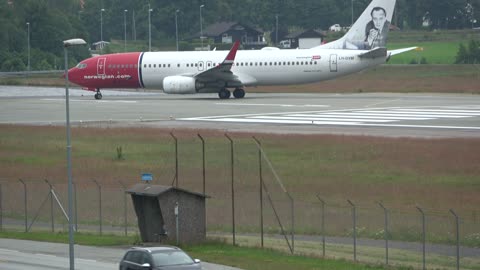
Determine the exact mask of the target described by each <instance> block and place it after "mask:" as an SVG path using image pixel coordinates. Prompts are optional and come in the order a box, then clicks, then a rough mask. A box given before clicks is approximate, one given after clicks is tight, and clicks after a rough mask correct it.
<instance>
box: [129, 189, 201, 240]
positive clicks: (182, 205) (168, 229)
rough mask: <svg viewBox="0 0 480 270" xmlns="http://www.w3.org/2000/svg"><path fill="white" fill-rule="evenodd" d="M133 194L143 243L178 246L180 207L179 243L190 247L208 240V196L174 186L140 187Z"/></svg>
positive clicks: (130, 190)
mask: <svg viewBox="0 0 480 270" xmlns="http://www.w3.org/2000/svg"><path fill="white" fill-rule="evenodd" d="M127 193H129V194H131V196H132V201H133V206H134V208H135V213H136V214H137V218H138V227H139V229H140V235H141V237H142V241H143V242H176V240H177V237H176V235H177V222H176V221H177V219H176V216H175V207H176V205H177V203H178V235H179V237H178V242H179V243H183V244H191V243H198V242H202V241H204V240H205V239H206V208H205V201H206V198H208V196H205V195H203V194H200V193H196V192H191V191H188V190H184V189H180V188H175V187H172V186H161V185H150V184H137V185H134V186H133V187H131V188H130V189H128V190H127Z"/></svg>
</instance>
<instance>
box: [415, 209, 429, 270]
mask: <svg viewBox="0 0 480 270" xmlns="http://www.w3.org/2000/svg"><path fill="white" fill-rule="evenodd" d="M416 208H417V210H418V211H419V212H420V214H421V215H422V263H423V267H422V269H423V270H425V269H427V268H426V265H425V245H426V242H427V239H426V238H427V236H426V231H425V212H423V209H422V208H420V207H419V206H416Z"/></svg>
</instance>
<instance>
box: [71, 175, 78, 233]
mask: <svg viewBox="0 0 480 270" xmlns="http://www.w3.org/2000/svg"><path fill="white" fill-rule="evenodd" d="M72 185H73V201H74V205H75V231H76V232H78V207H77V184H75V182H73V181H72Z"/></svg>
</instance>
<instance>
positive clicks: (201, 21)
mask: <svg viewBox="0 0 480 270" xmlns="http://www.w3.org/2000/svg"><path fill="white" fill-rule="evenodd" d="M204 7H205V5H201V6H200V41H201V43H202V51H203V20H202V8H204Z"/></svg>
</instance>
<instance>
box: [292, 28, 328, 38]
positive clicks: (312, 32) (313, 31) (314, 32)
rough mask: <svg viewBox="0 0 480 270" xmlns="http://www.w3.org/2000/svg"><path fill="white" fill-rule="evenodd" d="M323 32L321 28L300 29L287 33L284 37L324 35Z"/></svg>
mask: <svg viewBox="0 0 480 270" xmlns="http://www.w3.org/2000/svg"><path fill="white" fill-rule="evenodd" d="M325 36H326V35H325V33H324V32H323V31H322V30H317V29H309V30H300V31H297V32H294V33H290V34H288V35H287V36H286V37H285V38H302V37H321V38H323V37H325Z"/></svg>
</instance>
